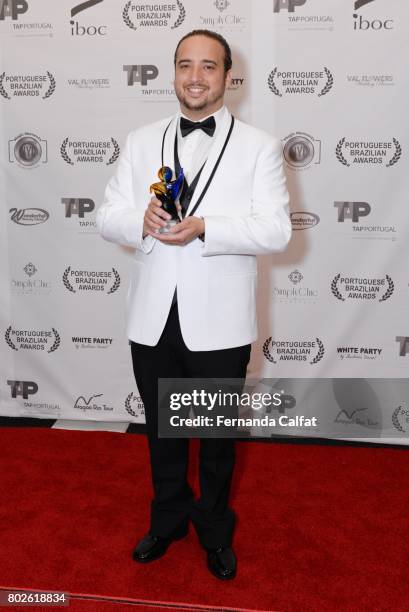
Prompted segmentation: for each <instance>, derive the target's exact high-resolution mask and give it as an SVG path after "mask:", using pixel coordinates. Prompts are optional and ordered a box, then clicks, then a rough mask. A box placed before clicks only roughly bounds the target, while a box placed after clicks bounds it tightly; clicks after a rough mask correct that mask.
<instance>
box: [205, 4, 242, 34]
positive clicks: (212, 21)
mask: <svg viewBox="0 0 409 612" xmlns="http://www.w3.org/2000/svg"><path fill="white" fill-rule="evenodd" d="M235 4H236V0H229V1H227V0H213V1H212V5H213V6H214V9H213V10H212V12H210V11H209V12H206V13H201V14H200V16H199V20H200V21H199V24H200V27H202V28H211V29H217V30H218V31H222V32H237V31H241V30H243V29H244V28H245V26H246V21H247V20H246V17H245V16H244V15H242V14H239V13H237V12H235V11H234V5H235ZM205 7H206V3H202V4H201V7H200V8H201V10H202V11H203V10H204V9H205ZM210 10H211V9H210Z"/></svg>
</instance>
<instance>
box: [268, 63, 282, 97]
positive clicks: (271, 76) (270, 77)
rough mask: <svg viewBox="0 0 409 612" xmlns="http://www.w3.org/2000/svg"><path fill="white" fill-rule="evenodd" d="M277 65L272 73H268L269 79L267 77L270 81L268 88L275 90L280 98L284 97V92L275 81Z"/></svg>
mask: <svg viewBox="0 0 409 612" xmlns="http://www.w3.org/2000/svg"><path fill="white" fill-rule="evenodd" d="M277 70H278V68H277V66H276V67H275V68H274V69H273V70H272V71H271V72H270V74H269V75H268V79H267V83H268V88H269V90H270V91H272V92H273V94H275V95H276V96H279V97H280V98H282V97H283V94H282V93H281V92H280V90H279V89H278V87H277V85H276V84H275V83H274V77H275V75H276V74H277Z"/></svg>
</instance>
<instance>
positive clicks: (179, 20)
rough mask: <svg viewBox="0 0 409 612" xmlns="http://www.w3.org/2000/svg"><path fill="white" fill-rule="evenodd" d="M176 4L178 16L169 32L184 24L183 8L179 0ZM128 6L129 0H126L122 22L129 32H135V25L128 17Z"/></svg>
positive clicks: (184, 14) (184, 13) (184, 12)
mask: <svg viewBox="0 0 409 612" xmlns="http://www.w3.org/2000/svg"><path fill="white" fill-rule="evenodd" d="M176 4H177V6H178V9H179V15H178V17H177V19H176V21H175V23H174V24H173V25H172V26H171V28H170V29H171V30H174V29H175V28H178V27H179V26H180V25H181V24H182V23H183V22H184V20H185V17H186V11H185V7H184V6H183V4H182V3H181V2H180V0H176ZM130 6H131V0H128V2H127V3H126V4H125V6H124V9H123V11H122V19H123V20H124V22H125V24H126V25H127V26H128V28H131V30H136V29H137V27H136V25H135V24H134V23H133V22H132V21H131V19H130V17H129V7H130Z"/></svg>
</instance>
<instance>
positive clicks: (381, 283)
mask: <svg viewBox="0 0 409 612" xmlns="http://www.w3.org/2000/svg"><path fill="white" fill-rule="evenodd" d="M394 290H395V285H394V282H393V280H392V278H391V277H390V276H389V274H386V275H385V276H384V277H377V278H376V277H364V276H342V275H341V274H337V275H336V276H335V277H334V279H333V281H332V283H331V292H332V295H333V296H334V297H335V298H337V300H340V301H341V302H345V301H346V300H367V301H372V302H385V301H386V300H388V299H389V298H390V297H391V295H392V294H393V292H394Z"/></svg>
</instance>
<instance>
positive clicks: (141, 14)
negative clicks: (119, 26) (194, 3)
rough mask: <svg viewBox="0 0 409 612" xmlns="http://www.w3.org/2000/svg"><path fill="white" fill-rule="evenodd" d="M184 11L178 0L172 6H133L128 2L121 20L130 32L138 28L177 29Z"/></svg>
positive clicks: (182, 18) (183, 18) (184, 15)
mask: <svg viewBox="0 0 409 612" xmlns="http://www.w3.org/2000/svg"><path fill="white" fill-rule="evenodd" d="M185 17H186V11H185V7H184V6H183V4H182V3H181V2H180V0H175V3H172V4H135V3H134V2H132V1H131V0H129V1H128V2H127V3H126V4H125V6H124V8H123V11H122V19H123V20H124V23H125V24H126V25H127V26H128V28H130V29H131V30H137V29H138V28H152V27H153V28H167V27H170V29H171V30H174V29H175V28H178V27H179V26H180V25H182V23H183V22H184V20H185Z"/></svg>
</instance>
